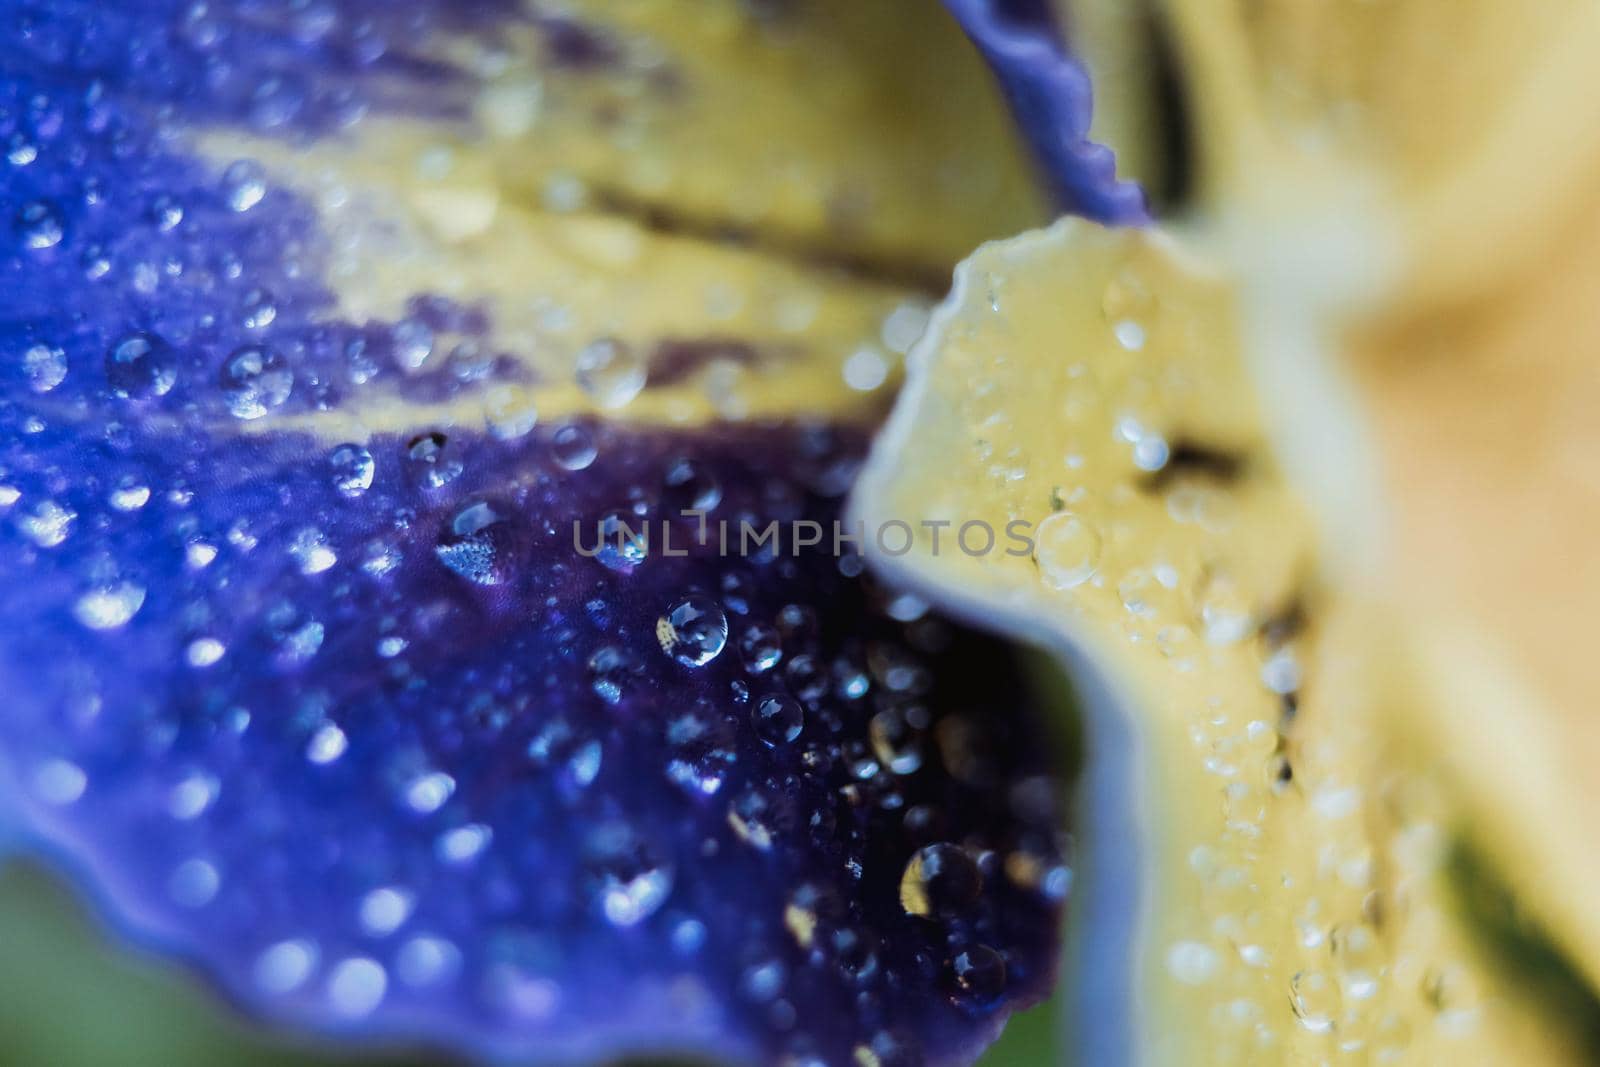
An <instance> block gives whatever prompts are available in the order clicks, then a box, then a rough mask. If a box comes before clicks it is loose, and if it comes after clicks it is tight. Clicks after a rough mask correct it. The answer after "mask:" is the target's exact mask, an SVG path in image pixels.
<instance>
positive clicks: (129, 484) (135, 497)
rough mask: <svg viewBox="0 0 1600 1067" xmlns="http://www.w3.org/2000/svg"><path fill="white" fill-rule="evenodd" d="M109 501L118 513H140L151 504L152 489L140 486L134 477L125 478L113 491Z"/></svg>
mask: <svg viewBox="0 0 1600 1067" xmlns="http://www.w3.org/2000/svg"><path fill="white" fill-rule="evenodd" d="M109 499H110V501H111V506H112V507H114V508H116V509H117V510H118V511H138V510H139V509H140V508H142V507H144V506H145V505H146V504H148V503H150V487H149V486H148V485H140V484H139V483H138V482H137V481H135V480H134V479H133V478H132V477H128V478H124V479H123V480H122V481H121V482H120V483H119V484H118V485H117V487H116V488H115V489H113V490H111V495H110V497H109Z"/></svg>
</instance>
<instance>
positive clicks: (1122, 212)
mask: <svg viewBox="0 0 1600 1067" xmlns="http://www.w3.org/2000/svg"><path fill="white" fill-rule="evenodd" d="M945 6H946V7H948V8H949V9H950V11H951V13H952V14H954V15H955V17H956V19H957V21H959V22H960V23H961V25H962V28H964V29H965V30H966V31H967V33H968V35H969V36H971V38H972V40H973V43H974V44H976V45H977V46H978V49H979V50H980V51H981V52H982V53H983V55H984V58H985V59H987V60H988V61H989V65H990V67H991V68H993V70H994V73H995V77H996V78H997V79H998V80H999V82H1000V87H1001V89H1002V90H1003V91H1004V93H1005V95H1006V99H1007V100H1008V101H1010V104H1011V108H1012V111H1013V113H1014V114H1015V116H1016V119H1017V122H1018V124H1019V125H1020V126H1021V127H1022V132H1023V135H1024V136H1025V137H1026V138H1027V139H1028V143H1029V145H1030V146H1031V147H1032V149H1033V152H1034V154H1035V155H1036V156H1037V158H1038V160H1039V163H1040V167H1041V169H1042V170H1043V171H1044V174H1045V178H1046V180H1047V182H1048V183H1049V185H1050V188H1051V190H1052V192H1053V193H1054V195H1055V198H1056V201H1057V204H1058V205H1059V206H1060V208H1061V210H1063V211H1066V212H1071V213H1073V214H1078V215H1083V216H1085V217H1087V218H1091V219H1094V220H1096V221H1098V222H1106V223H1114V224H1123V225H1140V224H1143V223H1145V222H1147V221H1149V213H1148V210H1147V208H1146V206H1145V199H1144V193H1143V192H1142V191H1141V190H1140V189H1139V187H1138V186H1137V185H1136V184H1134V183H1133V182H1127V181H1119V180H1118V179H1117V175H1116V170H1117V161H1116V157H1115V156H1114V155H1113V154H1112V152H1111V150H1110V149H1109V148H1106V147H1105V146H1103V145H1098V144H1095V143H1094V142H1092V141H1090V140H1089V124H1090V119H1091V117H1092V116H1093V112H1094V108H1093V89H1092V87H1091V85H1090V83H1089V75H1088V72H1087V71H1086V70H1084V68H1083V66H1082V65H1081V64H1080V63H1078V61H1077V60H1075V59H1073V58H1072V57H1071V56H1070V55H1068V54H1067V52H1066V50H1065V48H1064V47H1063V44H1062V35H1061V28H1060V26H1059V24H1058V22H1057V20H1056V17H1055V12H1054V10H1053V8H1052V5H1051V3H1050V0H945Z"/></svg>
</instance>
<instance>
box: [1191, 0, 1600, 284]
mask: <svg viewBox="0 0 1600 1067" xmlns="http://www.w3.org/2000/svg"><path fill="white" fill-rule="evenodd" d="M1163 7H1164V10H1165V12H1166V14H1167V17H1168V19H1169V23H1170V25H1171V26H1172V28H1173V29H1174V31H1175V33H1176V38H1177V41H1178V46H1179V47H1178V50H1179V53H1180V56H1181V59H1182V63H1181V65H1180V66H1181V69H1183V70H1184V72H1185V77H1184V79H1183V89H1184V95H1185V98H1186V103H1187V105H1188V107H1187V111H1188V114H1189V115H1190V116H1191V117H1192V118H1193V120H1194V123H1195V128H1194V131H1193V136H1192V138H1191V143H1192V144H1193V145H1194V146H1195V150H1196V165H1197V168H1198V173H1197V178H1198V184H1199V192H1200V193H1201V195H1202V198H1203V203H1204V205H1205V206H1207V207H1209V208H1210V209H1212V210H1214V211H1217V212H1220V213H1222V214H1224V215H1228V216H1232V215H1234V214H1236V213H1237V214H1239V215H1243V216H1247V217H1249V218H1250V219H1252V220H1253V223H1252V224H1251V225H1253V227H1254V230H1255V233H1256V236H1257V237H1258V238H1259V236H1260V235H1261V234H1262V233H1264V232H1267V231H1270V232H1272V233H1274V234H1277V235H1279V236H1282V235H1284V234H1285V233H1286V232H1291V228H1292V227H1295V226H1317V227H1319V232H1325V231H1328V230H1338V229H1346V230H1348V229H1352V228H1354V229H1358V230H1359V231H1360V232H1362V233H1364V234H1367V235H1368V236H1369V237H1370V246H1369V247H1368V248H1367V249H1366V250H1365V251H1364V253H1363V255H1362V257H1361V261H1360V262H1359V263H1358V264H1356V265H1354V266H1353V267H1352V268H1351V269H1354V270H1357V271H1359V272H1360V273H1361V274H1362V275H1363V276H1365V277H1371V276H1372V275H1374V274H1375V273H1385V274H1387V275H1388V279H1389V281H1390V282H1391V284H1390V285H1389V286H1388V287H1387V288H1384V289H1380V290H1377V291H1376V293H1375V297H1376V299H1377V301H1378V302H1379V304H1380V306H1381V307H1382V308H1384V309H1385V310H1391V311H1392V310H1394V309H1395V308H1397V307H1398V308H1402V309H1404V308H1407V307H1410V308H1415V307H1416V306H1417V304H1418V303H1419V302H1421V303H1433V302H1435V301H1460V300H1464V299H1470V298H1472V297H1473V296H1475V295H1476V294H1478V293H1480V292H1482V291H1483V290H1484V289H1485V288H1486V287H1489V286H1492V285H1493V284H1495V283H1496V282H1497V281H1498V280H1500V279H1504V278H1506V277H1510V276H1514V275H1516V274H1518V273H1520V272H1522V271H1525V270H1527V269H1528V268H1529V267H1531V266H1533V265H1534V264H1536V263H1538V262H1539V261H1540V260H1541V259H1542V258H1543V256H1544V255H1546V254H1547V253H1548V252H1549V251H1550V250H1551V249H1552V248H1553V247H1555V246H1557V245H1559V243H1560V241H1561V239H1562V235H1563V233H1564V232H1565V231H1566V229H1567V228H1568V227H1569V226H1570V225H1571V223H1572V221H1573V219H1574V215H1575V213H1576V212H1578V211H1580V210H1581V209H1582V205H1583V204H1584V202H1585V200H1586V193H1587V190H1588V189H1589V188H1591V187H1592V186H1593V183H1594V181H1595V178H1596V175H1597V174H1600V147H1597V146H1600V136H1597V134H1600V104H1597V103H1596V101H1597V100H1600V92H1597V86H1600V80H1597V79H1600V74H1597V72H1596V69H1595V65H1594V63H1593V62H1592V57H1593V56H1594V54H1595V50H1596V48H1597V47H1600V12H1596V10H1595V8H1594V6H1593V5H1591V4H1588V3H1584V2H1582V0H1570V2H1560V3H1544V4H1537V5H1531V6H1530V5H1513V4H1502V3H1496V2H1494V0H1472V2H1458V0H1434V2H1425V3H1377V4H1374V3H1365V2H1362V0H1334V2H1322V0H1273V2H1270V3H1264V4H1246V3H1242V2H1233V3H1223V4H1216V3H1205V2H1191V0H1168V2H1167V3H1165V4H1164V5H1163ZM1269 218H1270V220H1271V221H1270V222H1269V221H1267V220H1268V219H1269ZM1241 221H1242V220H1241ZM1291 240H1292V239H1291ZM1308 249H1309V251H1310V252H1311V255H1312V256H1313V257H1314V256H1315V255H1316V254H1317V252H1318V246H1317V244H1316V243H1314V242H1313V243H1309V245H1308Z"/></svg>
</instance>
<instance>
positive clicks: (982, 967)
mask: <svg viewBox="0 0 1600 1067" xmlns="http://www.w3.org/2000/svg"><path fill="white" fill-rule="evenodd" d="M950 976H951V978H952V979H953V984H954V986H955V992H956V996H957V997H958V999H960V1000H962V1001H965V1002H967V1003H971V1004H987V1003H989V1002H990V1001H992V1000H994V999H995V998H997V997H998V996H1000V994H1001V993H1003V992H1005V988H1006V961H1005V960H1004V959H1002V958H1001V956H1000V953H998V952H996V951H995V950H994V949H992V948H990V947H989V946H988V945H969V946H967V947H966V948H964V949H962V950H961V951H960V952H958V953H956V955H955V958H954V959H952V960H951V961H950Z"/></svg>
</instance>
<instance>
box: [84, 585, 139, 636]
mask: <svg viewBox="0 0 1600 1067" xmlns="http://www.w3.org/2000/svg"><path fill="white" fill-rule="evenodd" d="M144 595H145V593H144V587H143V586H139V585H135V584H133V583H132V582H121V583H119V584H117V585H108V586H103V587H101V588H99V589H92V590H90V591H89V592H87V593H85V594H83V595H82V596H80V597H79V598H78V600H77V603H75V604H73V605H72V613H73V614H74V615H76V616H77V618H78V621H79V622H81V623H83V625H85V626H87V627H88V628H89V629H91V630H115V629H116V628H117V627H119V626H124V625H126V624H127V623H128V621H129V620H130V619H132V618H133V617H134V616H135V615H137V614H138V613H139V609H140V608H141V607H143V606H144Z"/></svg>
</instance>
